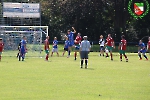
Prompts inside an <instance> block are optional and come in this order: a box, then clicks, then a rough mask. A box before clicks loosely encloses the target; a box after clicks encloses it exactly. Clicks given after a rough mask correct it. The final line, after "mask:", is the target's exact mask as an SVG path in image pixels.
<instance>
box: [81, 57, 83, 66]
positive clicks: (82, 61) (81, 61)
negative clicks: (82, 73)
mask: <svg viewBox="0 0 150 100" xmlns="http://www.w3.org/2000/svg"><path fill="white" fill-rule="evenodd" d="M82 66H83V59H82V60H81V67H82Z"/></svg>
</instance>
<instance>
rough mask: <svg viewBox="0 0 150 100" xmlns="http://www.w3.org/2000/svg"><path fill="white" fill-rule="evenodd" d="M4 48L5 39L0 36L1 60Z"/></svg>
mask: <svg viewBox="0 0 150 100" xmlns="http://www.w3.org/2000/svg"><path fill="white" fill-rule="evenodd" d="M3 49H4V43H3V39H2V38H0V61H1V57H2V51H3Z"/></svg>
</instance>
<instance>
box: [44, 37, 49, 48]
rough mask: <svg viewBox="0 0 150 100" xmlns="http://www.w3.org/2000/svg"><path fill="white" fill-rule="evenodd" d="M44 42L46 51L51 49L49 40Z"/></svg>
mask: <svg viewBox="0 0 150 100" xmlns="http://www.w3.org/2000/svg"><path fill="white" fill-rule="evenodd" d="M44 42H45V44H44V49H45V50H47V49H49V41H48V39H46V40H45V41H44Z"/></svg>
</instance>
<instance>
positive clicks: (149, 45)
mask: <svg viewBox="0 0 150 100" xmlns="http://www.w3.org/2000/svg"><path fill="white" fill-rule="evenodd" d="M147 45H148V49H150V40H149V41H148V43H147Z"/></svg>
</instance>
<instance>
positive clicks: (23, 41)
mask: <svg viewBox="0 0 150 100" xmlns="http://www.w3.org/2000/svg"><path fill="white" fill-rule="evenodd" d="M25 45H26V41H25V40H22V41H21V50H22V51H25V49H26V48H25Z"/></svg>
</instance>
